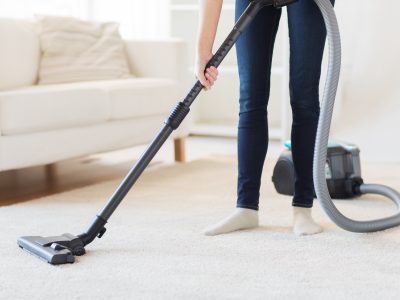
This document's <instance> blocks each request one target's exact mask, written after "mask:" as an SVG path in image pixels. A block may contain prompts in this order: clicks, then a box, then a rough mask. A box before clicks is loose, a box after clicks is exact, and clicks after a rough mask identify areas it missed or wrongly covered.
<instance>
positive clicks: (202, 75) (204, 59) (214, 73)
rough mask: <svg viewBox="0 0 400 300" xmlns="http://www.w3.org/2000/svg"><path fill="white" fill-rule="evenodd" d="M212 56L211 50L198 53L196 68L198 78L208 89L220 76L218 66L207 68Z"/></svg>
mask: <svg viewBox="0 0 400 300" xmlns="http://www.w3.org/2000/svg"><path fill="white" fill-rule="evenodd" d="M212 56H213V55H212V53H211V52H210V53H208V54H205V55H198V56H197V58H196V64H195V68H194V72H195V76H196V78H197V79H198V80H200V82H201V84H202V85H203V86H204V89H205V90H206V91H208V90H210V89H211V87H212V86H213V85H214V82H215V81H216V80H217V78H218V70H217V68H216V67H209V68H207V70H205V68H206V65H207V63H208V62H209V61H210V59H211V58H212Z"/></svg>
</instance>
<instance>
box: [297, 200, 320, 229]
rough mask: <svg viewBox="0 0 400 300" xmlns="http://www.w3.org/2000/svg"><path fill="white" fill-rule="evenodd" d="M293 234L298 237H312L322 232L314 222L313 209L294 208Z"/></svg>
mask: <svg viewBox="0 0 400 300" xmlns="http://www.w3.org/2000/svg"><path fill="white" fill-rule="evenodd" d="M293 232H294V233H295V234H296V235H311V234H317V233H320V232H322V227H321V226H319V225H318V224H317V223H315V222H314V220H313V218H312V216H311V208H306V207H293Z"/></svg>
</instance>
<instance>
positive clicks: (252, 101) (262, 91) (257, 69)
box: [206, 0, 281, 235]
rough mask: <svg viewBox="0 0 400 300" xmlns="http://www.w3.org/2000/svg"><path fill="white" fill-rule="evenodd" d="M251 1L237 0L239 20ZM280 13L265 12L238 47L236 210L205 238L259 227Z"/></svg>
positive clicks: (258, 17) (209, 229) (273, 11)
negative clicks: (275, 46)
mask: <svg viewBox="0 0 400 300" xmlns="http://www.w3.org/2000/svg"><path fill="white" fill-rule="evenodd" d="M248 3H249V1H248V0H236V13H235V14H236V19H238V18H239V16H240V15H241V14H242V13H243V11H244V10H245V8H246V7H247V5H248ZM280 16H281V10H280V9H279V10H277V9H275V8H273V7H265V8H263V9H262V10H261V11H260V12H259V13H258V15H257V16H256V17H255V19H254V21H253V22H252V23H251V24H250V25H249V26H248V28H247V29H246V30H245V32H243V33H242V36H241V37H240V38H239V40H238V41H237V43H236V51H237V61H238V68H239V77H240V99H239V122H238V145H237V153H238V177H237V205H236V206H237V209H236V211H235V213H234V214H233V215H231V216H228V217H227V218H226V219H224V220H222V221H221V222H220V223H218V224H216V225H214V226H212V227H211V228H208V229H207V230H206V234H208V235H216V234H220V233H227V232H231V231H235V230H239V229H247V228H251V227H255V226H258V213H257V211H258V203H259V195H260V193H259V190H260V182H261V173H262V169H263V165H264V160H265V156H266V153H267V148H268V120H267V104H268V98H269V91H270V73H271V60H272V53H273V47H274V42H275V36H276V32H277V30H278V26H279V20H280Z"/></svg>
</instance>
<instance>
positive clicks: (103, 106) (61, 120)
mask: <svg viewBox="0 0 400 300" xmlns="http://www.w3.org/2000/svg"><path fill="white" fill-rule="evenodd" d="M109 111H110V108H109V98H108V95H107V92H106V91H105V90H104V89H100V88H98V87H96V86H91V85H90V84H86V85H85V84H81V83H80V84H57V85H48V86H31V87H27V88H21V89H17V90H12V91H7V92H0V123H1V124H0V126H1V127H0V128H1V133H2V134H3V135H13V134H21V133H29V132H38V131H46V130H54V129H60V128H66V127H77V126H83V125H90V124H95V123H100V122H104V121H106V120H108V119H109V114H110V113H109Z"/></svg>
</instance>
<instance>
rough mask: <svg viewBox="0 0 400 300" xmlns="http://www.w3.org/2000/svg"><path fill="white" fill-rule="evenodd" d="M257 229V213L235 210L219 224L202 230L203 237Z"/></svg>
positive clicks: (243, 209)
mask: <svg viewBox="0 0 400 300" xmlns="http://www.w3.org/2000/svg"><path fill="white" fill-rule="evenodd" d="M255 227H258V211H257V210H253V209H248V208H236V210H235V212H234V213H233V214H232V215H230V216H228V217H227V218H225V219H223V220H222V221H220V222H219V223H217V224H215V225H213V226H211V227H208V228H206V229H205V230H204V234H205V235H218V234H223V233H229V232H232V231H236V230H242V229H250V228H255Z"/></svg>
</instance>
